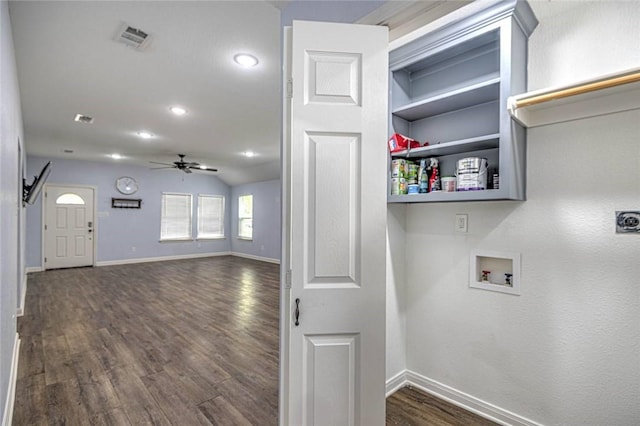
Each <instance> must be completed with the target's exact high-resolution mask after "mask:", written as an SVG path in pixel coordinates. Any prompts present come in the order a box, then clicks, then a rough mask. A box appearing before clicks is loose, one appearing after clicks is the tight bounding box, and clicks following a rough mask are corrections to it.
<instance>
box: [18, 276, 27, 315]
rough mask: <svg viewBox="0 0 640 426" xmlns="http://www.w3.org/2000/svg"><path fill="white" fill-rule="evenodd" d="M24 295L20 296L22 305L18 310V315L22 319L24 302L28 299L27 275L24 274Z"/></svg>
mask: <svg viewBox="0 0 640 426" xmlns="http://www.w3.org/2000/svg"><path fill="white" fill-rule="evenodd" d="M21 288H22V294H21V295H20V305H19V306H18V309H17V310H16V315H17V316H19V317H21V316H23V315H24V302H25V300H26V297H27V274H24V277H23V278H22V287H21Z"/></svg>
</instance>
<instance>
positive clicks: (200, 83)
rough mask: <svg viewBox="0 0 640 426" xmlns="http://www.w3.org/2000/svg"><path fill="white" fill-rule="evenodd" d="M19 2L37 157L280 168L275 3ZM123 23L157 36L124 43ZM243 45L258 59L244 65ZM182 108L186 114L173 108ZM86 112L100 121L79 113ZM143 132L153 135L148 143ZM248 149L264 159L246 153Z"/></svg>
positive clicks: (246, 170) (259, 171)
mask: <svg viewBox="0 0 640 426" xmlns="http://www.w3.org/2000/svg"><path fill="white" fill-rule="evenodd" d="M273 3H278V2H273ZM277 5H278V6H281V4H277ZM9 10H10V16H11V25H12V29H13V37H14V45H15V51H16V60H17V67H18V79H19V84H20V94H21V100H22V111H23V120H24V129H25V135H24V139H25V145H26V151H27V153H28V154H32V155H39V156H47V157H53V158H68V159H79V160H91V161H119V162H123V163H129V164H136V165H143V166H145V167H147V166H148V167H152V166H153V165H151V164H150V163H149V161H159V162H173V161H176V160H177V159H178V158H177V156H176V154H178V153H183V154H187V158H186V159H187V161H197V162H200V163H202V164H205V165H207V166H209V167H215V168H218V169H219V172H218V174H217V176H218V177H220V178H221V179H222V180H223V181H225V182H226V183H227V184H229V185H237V184H242V183H246V182H255V181H263V180H270V179H277V178H278V177H279V169H280V166H279V157H280V155H279V154H280V127H281V118H280V117H281V114H280V109H281V106H280V102H281V101H280V87H281V84H280V69H281V65H280V12H279V10H278V9H277V8H276V6H275V5H274V4H270V3H267V2H263V1H196V2H186V1H158V2H153V1H135V2H131V1H127V2H124V1H12V2H10V5H9ZM122 23H126V24H128V25H130V26H132V27H135V28H139V29H141V30H143V31H145V32H148V33H150V34H151V36H152V39H151V43H150V44H149V46H148V48H147V49H146V50H145V51H142V52H140V51H137V50H134V49H132V48H130V47H127V46H125V45H124V44H121V43H118V42H116V41H114V39H115V36H116V33H117V29H118V27H119V26H120V25H121V24H122ZM237 52H248V53H251V54H253V55H255V56H257V57H258V58H259V60H260V63H259V64H258V66H256V67H254V68H251V69H243V68H240V67H238V66H237V65H236V64H235V63H234V62H233V56H234V54H236V53H237ZM172 105H181V106H184V107H185V108H186V109H187V110H188V114H187V115H185V116H183V117H176V116H173V115H172V114H171V113H170V112H169V107H170V106H172ZM77 113H81V114H85V115H89V116H91V117H93V118H94V120H95V121H94V123H93V124H81V123H76V122H74V121H73V118H74V116H75V115H76V114H77ZM140 130H147V131H150V132H151V133H153V134H154V135H155V137H154V138H152V139H150V140H143V139H141V138H139V137H138V136H136V133H137V132H138V131H140ZM63 150H73V153H71V154H66V153H64V152H63ZM247 150H252V151H254V152H255V153H256V156H255V157H253V158H246V157H244V156H243V155H242V152H244V151H247ZM112 153H119V154H121V155H123V156H124V157H125V158H123V159H121V160H113V159H111V158H110V157H109V155H110V154H112ZM176 173H178V172H177V171H176Z"/></svg>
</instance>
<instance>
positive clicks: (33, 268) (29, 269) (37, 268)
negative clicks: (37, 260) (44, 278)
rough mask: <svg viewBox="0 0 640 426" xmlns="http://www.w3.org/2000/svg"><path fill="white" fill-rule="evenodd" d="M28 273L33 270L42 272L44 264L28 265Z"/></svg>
mask: <svg viewBox="0 0 640 426" xmlns="http://www.w3.org/2000/svg"><path fill="white" fill-rule="evenodd" d="M24 271H25V272H26V273H27V274H28V273H31V272H42V271H44V268H43V267H42V266H27V267H26V268H25V270H24Z"/></svg>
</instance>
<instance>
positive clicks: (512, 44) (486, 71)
mask: <svg viewBox="0 0 640 426" xmlns="http://www.w3.org/2000/svg"><path fill="white" fill-rule="evenodd" d="M459 12H460V13H459V14H458V16H457V18H456V19H455V20H443V21H442V22H441V23H437V24H436V23H433V24H434V25H431V26H430V28H431V31H429V32H423V31H420V35H416V37H411V38H408V39H407V40H408V41H407V42H406V43H405V44H402V45H396V46H395V47H394V48H393V49H391V50H390V52H389V72H390V76H389V77H390V78H389V82H390V87H389V89H390V102H389V104H390V117H389V129H390V133H391V134H393V133H400V134H402V135H405V136H408V137H410V138H412V139H415V140H416V141H419V142H420V143H421V144H423V145H424V144H425V142H428V143H429V144H428V146H422V147H420V148H415V149H411V150H407V151H402V152H394V153H392V154H391V155H390V159H405V158H406V159H407V160H408V161H410V162H411V163H413V164H420V162H421V160H422V159H426V158H435V159H437V160H438V170H439V172H440V174H441V176H448V177H452V176H455V175H456V171H457V167H458V162H459V161H460V160H462V159H464V158H469V157H480V158H483V159H486V163H487V164H488V166H487V170H486V175H487V176H491V185H490V186H489V185H488V184H487V185H483V186H482V187H481V188H483V189H480V190H474V191H465V190H464V189H466V187H464V186H463V187H462V189H461V190H460V191H455V192H444V191H438V190H437V189H436V190H434V191H433V192H429V193H419V194H411V195H409V194H407V193H405V189H404V188H405V187H403V186H402V185H401V184H402V182H401V180H402V179H403V178H402V177H398V176H396V177H395V180H394V176H393V175H392V170H391V167H390V170H389V182H390V184H389V186H388V198H387V200H388V202H389V203H431V202H435V203H438V202H451V201H484V200H524V199H525V197H526V194H525V180H526V161H525V153H526V145H525V144H526V142H525V137H526V132H525V130H524V128H523V127H522V126H521V125H520V124H518V123H515V125H514V124H513V123H512V120H511V117H510V116H509V113H508V112H507V98H508V97H509V96H510V95H512V94H515V93H522V92H524V91H526V69H527V41H528V37H529V35H530V34H531V32H532V31H533V29H534V28H535V27H536V25H537V23H538V21H537V20H536V18H535V16H534V14H533V11H532V10H531V8H530V7H529V5H528V4H527V3H526V2H525V1H518V0H496V1H491V2H474V3H473V4H470V5H469V6H465V7H462V8H460V10H459ZM424 163H425V164H426V161H425V162H424ZM483 173H485V172H483ZM414 180H415V178H413V179H412V180H411V181H408V182H406V183H415V182H414ZM487 182H488V179H487ZM436 188H437V187H436ZM406 192H408V188H407V191H406Z"/></svg>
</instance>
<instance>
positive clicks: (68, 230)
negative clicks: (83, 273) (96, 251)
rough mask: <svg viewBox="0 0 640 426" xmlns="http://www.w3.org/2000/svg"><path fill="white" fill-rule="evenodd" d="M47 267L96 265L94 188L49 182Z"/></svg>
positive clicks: (46, 221) (46, 227)
mask: <svg viewBox="0 0 640 426" xmlns="http://www.w3.org/2000/svg"><path fill="white" fill-rule="evenodd" d="M44 196H45V197H44V262H45V263H44V268H45V269H54V268H73V267H77V266H92V265H93V248H94V244H93V238H94V228H95V226H94V218H93V206H94V189H93V188H88V187H80V186H71V187H66V186H58V185H46V186H45V193H44Z"/></svg>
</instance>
